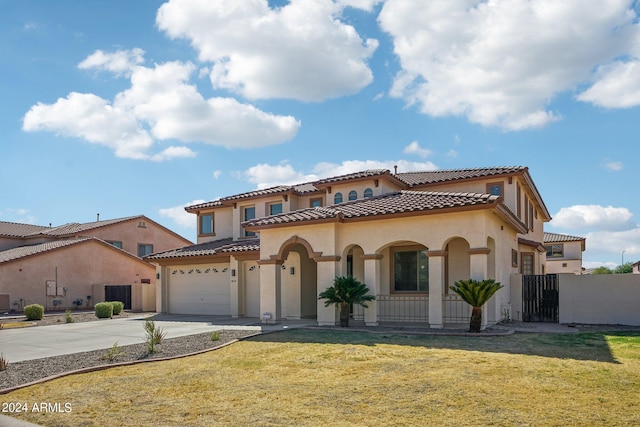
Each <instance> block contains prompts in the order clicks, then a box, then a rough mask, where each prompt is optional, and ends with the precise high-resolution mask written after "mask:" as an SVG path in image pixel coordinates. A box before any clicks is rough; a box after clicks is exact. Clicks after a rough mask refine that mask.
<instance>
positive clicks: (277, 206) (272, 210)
mask: <svg viewBox="0 0 640 427" xmlns="http://www.w3.org/2000/svg"><path fill="white" fill-rule="evenodd" d="M281 213H282V203H271V204H269V215H278V214H281Z"/></svg>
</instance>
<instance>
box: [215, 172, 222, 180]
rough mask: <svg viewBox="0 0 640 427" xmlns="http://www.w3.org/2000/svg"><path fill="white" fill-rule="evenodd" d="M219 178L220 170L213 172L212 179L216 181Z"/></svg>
mask: <svg viewBox="0 0 640 427" xmlns="http://www.w3.org/2000/svg"><path fill="white" fill-rule="evenodd" d="M220 176H222V171H221V170H215V171H213V179H218V178H220Z"/></svg>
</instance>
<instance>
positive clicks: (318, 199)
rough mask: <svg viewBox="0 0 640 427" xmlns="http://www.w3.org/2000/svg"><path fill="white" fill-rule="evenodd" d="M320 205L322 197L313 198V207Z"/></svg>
mask: <svg viewBox="0 0 640 427" xmlns="http://www.w3.org/2000/svg"><path fill="white" fill-rule="evenodd" d="M320 206H322V198H321V197H318V198H315V199H311V207H312V208H319V207H320Z"/></svg>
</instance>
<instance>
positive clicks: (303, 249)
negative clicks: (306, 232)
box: [278, 236, 320, 319]
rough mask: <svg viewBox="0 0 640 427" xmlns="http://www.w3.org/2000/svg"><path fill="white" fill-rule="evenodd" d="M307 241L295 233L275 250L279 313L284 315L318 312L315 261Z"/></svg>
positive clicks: (311, 315)
mask: <svg viewBox="0 0 640 427" xmlns="http://www.w3.org/2000/svg"><path fill="white" fill-rule="evenodd" d="M315 256H320V253H318V252H314V251H313V249H312V247H311V245H310V244H309V242H307V241H306V240H304V239H301V238H298V237H297V236H294V237H293V238H291V239H288V240H287V241H286V242H284V243H283V244H282V246H281V247H280V250H279V251H278V260H279V261H282V265H281V267H280V269H281V271H280V280H281V298H282V301H281V307H282V317H283V318H287V319H302V318H315V317H316V316H317V299H318V297H317V294H318V285H317V277H318V273H317V272H318V270H317V263H316V261H314V259H313V258H314V257H315Z"/></svg>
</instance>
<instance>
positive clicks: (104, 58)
mask: <svg viewBox="0 0 640 427" xmlns="http://www.w3.org/2000/svg"><path fill="white" fill-rule="evenodd" d="M142 63H144V50H142V49H140V48H134V49H131V50H117V51H115V52H113V53H108V52H104V51H102V50H96V51H95V52H94V53H92V54H91V55H89V56H88V57H87V58H85V59H84V61H82V62H81V63H79V64H78V68H80V69H81V70H90V69H97V70H103V71H110V72H112V73H114V74H116V75H129V74H130V73H131V72H132V71H133V70H134V68H135V67H136V66H138V65H140V64H142Z"/></svg>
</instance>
